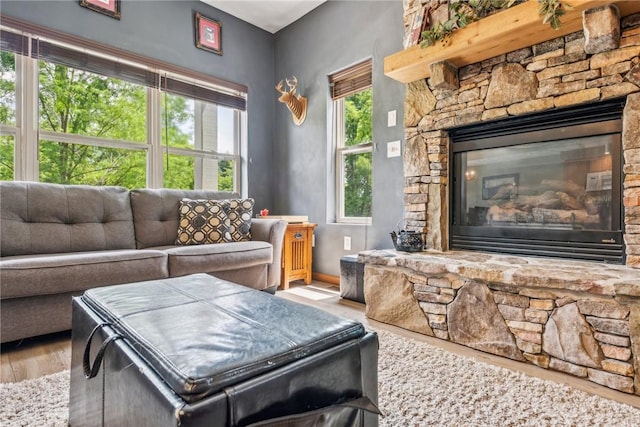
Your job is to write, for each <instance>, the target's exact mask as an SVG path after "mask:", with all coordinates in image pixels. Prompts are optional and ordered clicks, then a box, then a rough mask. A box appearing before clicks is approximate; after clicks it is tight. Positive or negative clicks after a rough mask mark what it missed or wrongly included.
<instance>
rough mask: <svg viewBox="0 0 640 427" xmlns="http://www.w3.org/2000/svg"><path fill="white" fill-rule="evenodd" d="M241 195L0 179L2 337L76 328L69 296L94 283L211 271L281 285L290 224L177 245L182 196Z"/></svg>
mask: <svg viewBox="0 0 640 427" xmlns="http://www.w3.org/2000/svg"><path fill="white" fill-rule="evenodd" d="M236 197H238V196H237V195H236V194H232V193H224V192H213V191H198V190H188V191H183V190H171V189H159V190H153V189H138V190H132V191H129V190H127V189H125V188H121V187H92V186H81V185H57V184H44V183H34V182H21V181H2V182H0V327H1V329H0V334H1V335H0V339H1V342H8V341H14V340H18V339H22V338H26V337H31V336H36V335H42V334H47V333H51V332H57V331H63V330H67V329H70V327H71V297H72V296H75V295H79V294H82V293H83V292H84V291H85V290H86V289H89V288H94V287H98V286H105V285H113V284H122V283H130V282H139V281H144V280H153V279H161V278H166V277H176V276H184V275H187V274H192V273H209V274H211V275H214V276H216V277H220V278H222V279H226V280H229V281H232V282H236V283H240V284H242V285H246V286H250V287H252V288H255V289H259V290H267V291H272V292H273V291H275V289H276V288H277V286H278V284H279V281H280V268H281V267H280V264H281V254H282V241H283V238H284V233H285V230H286V222H284V221H279V220H272V219H252V220H251V240H250V241H243V242H230V243H215V244H204V245H193V246H176V245H175V244H174V243H175V240H176V236H177V234H178V220H179V214H178V205H179V202H180V200H181V199H182V198H190V199H228V198H236Z"/></svg>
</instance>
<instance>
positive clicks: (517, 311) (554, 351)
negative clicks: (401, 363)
mask: <svg viewBox="0 0 640 427" xmlns="http://www.w3.org/2000/svg"><path fill="white" fill-rule="evenodd" d="M358 261H360V262H362V263H364V265H365V269H364V294H365V301H366V309H365V313H366V316H367V317H368V318H371V319H374V320H377V321H380V322H384V323H388V324H392V325H395V326H399V327H402V328H405V329H408V330H411V331H415V332H419V333H422V334H425V335H428V336H434V337H437V338H440V339H444V340H447V341H451V342H455V343H457V344H461V345H464V346H467V347H471V348H474V349H476V350H481V351H485V352H487V353H491V354H495V355H498V356H502V357H506V358H509V359H512V360H517V361H520V362H523V363H532V364H535V365H537V366H540V367H542V368H544V369H553V370H556V371H561V372H564V373H567V374H570V375H574V376H577V377H581V378H585V379H589V380H590V381H592V382H595V383H597V384H600V385H604V386H606V387H609V388H612V389H615V390H619V391H622V392H625V393H630V394H637V395H640V272H638V270H637V269H635V268H632V267H627V266H622V265H610V264H601V263H595V262H586V261H573V260H561V259H553V258H551V259H550V258H536V257H520V256H514V255H503V254H490V253H480V252H469V251H448V252H435V251H428V252H419V253H408V252H397V251H393V250H372V251H364V252H360V253H359V254H358Z"/></svg>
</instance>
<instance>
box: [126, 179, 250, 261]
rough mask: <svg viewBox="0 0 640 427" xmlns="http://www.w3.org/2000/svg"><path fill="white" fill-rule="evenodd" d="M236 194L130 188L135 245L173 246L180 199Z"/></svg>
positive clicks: (217, 198) (233, 196)
mask: <svg viewBox="0 0 640 427" xmlns="http://www.w3.org/2000/svg"><path fill="white" fill-rule="evenodd" d="M237 197H238V194H236V193H228V192H223V191H209V190H176V189H167V188H164V189H151V188H141V189H137V190H132V191H131V208H132V210H133V222H134V225H135V238H136V246H137V247H138V249H144V248H149V247H155V246H168V245H170V246H173V245H175V241H176V238H177V237H178V205H179V204H180V200H182V199H185V198H186V199H212V200H213V199H216V200H220V199H232V198H237Z"/></svg>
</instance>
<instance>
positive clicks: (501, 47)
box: [384, 0, 640, 83]
mask: <svg viewBox="0 0 640 427" xmlns="http://www.w3.org/2000/svg"><path fill="white" fill-rule="evenodd" d="M564 1H565V2H566V3H567V4H568V5H570V6H571V9H569V10H567V12H566V14H565V15H563V16H562V17H561V18H560V21H561V25H560V28H559V29H558V30H554V29H552V28H551V27H550V26H549V25H548V24H543V23H542V18H540V16H539V15H538V1H537V0H528V1H527V2H526V3H523V4H519V5H517V6H514V7H511V8H509V9H506V10H503V11H501V12H498V13H496V14H494V15H491V16H488V17H486V18H483V19H481V20H479V21H476V22H472V23H471V24H469V25H467V26H466V27H465V28H463V29H460V30H458V31H455V32H454V33H453V34H452V36H451V37H450V38H449V41H448V43H447V44H446V45H444V46H443V44H442V43H441V42H436V43H435V44H434V45H432V46H429V47H427V48H421V47H420V46H417V45H416V46H412V47H410V48H408V49H405V50H402V51H400V52H397V53H394V54H392V55H389V56H387V57H386V58H385V59H384V73H385V75H387V76H389V77H391V78H392V79H395V80H398V81H400V82H403V83H410V82H413V81H416V80H420V79H424V78H427V77H429V75H430V70H429V66H430V64H433V63H435V62H440V61H447V62H449V63H451V64H452V65H454V66H456V67H462V66H464V65H468V64H474V63H476V62H480V61H483V60H485V59H489V58H493V57H494V56H498V55H502V54H503V53H508V52H512V51H514V50H518V49H522V48H524V47H527V46H532V45H534V44H538V43H542V42H545V41H547V40H551V39H554V38H556V37H561V36H564V35H567V34H571V33H573V32H576V31H580V30H582V12H583V11H584V10H588V9H592V8H595V7H599V6H603V5H607V4H615V5H616V6H618V8H619V9H620V15H621V16H623V17H624V16H627V15H631V14H634V13H638V12H640V1H638V0H635V1H634V0H625V1H616V0H564Z"/></svg>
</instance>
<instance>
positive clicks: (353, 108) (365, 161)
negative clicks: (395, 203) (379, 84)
mask: <svg viewBox="0 0 640 427" xmlns="http://www.w3.org/2000/svg"><path fill="white" fill-rule="evenodd" d="M372 108H373V100H372V89H371V88H369V89H366V90H363V91H361V92H358V93H356V94H354V95H351V96H348V97H346V98H344V147H345V148H346V150H344V152H343V156H342V158H343V174H344V175H343V186H344V187H343V192H344V216H345V217H357V218H366V217H371V200H372V170H373V159H372V153H371V142H372V141H373V134H372V116H373V114H372ZM359 146H362V148H360V147H359Z"/></svg>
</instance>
